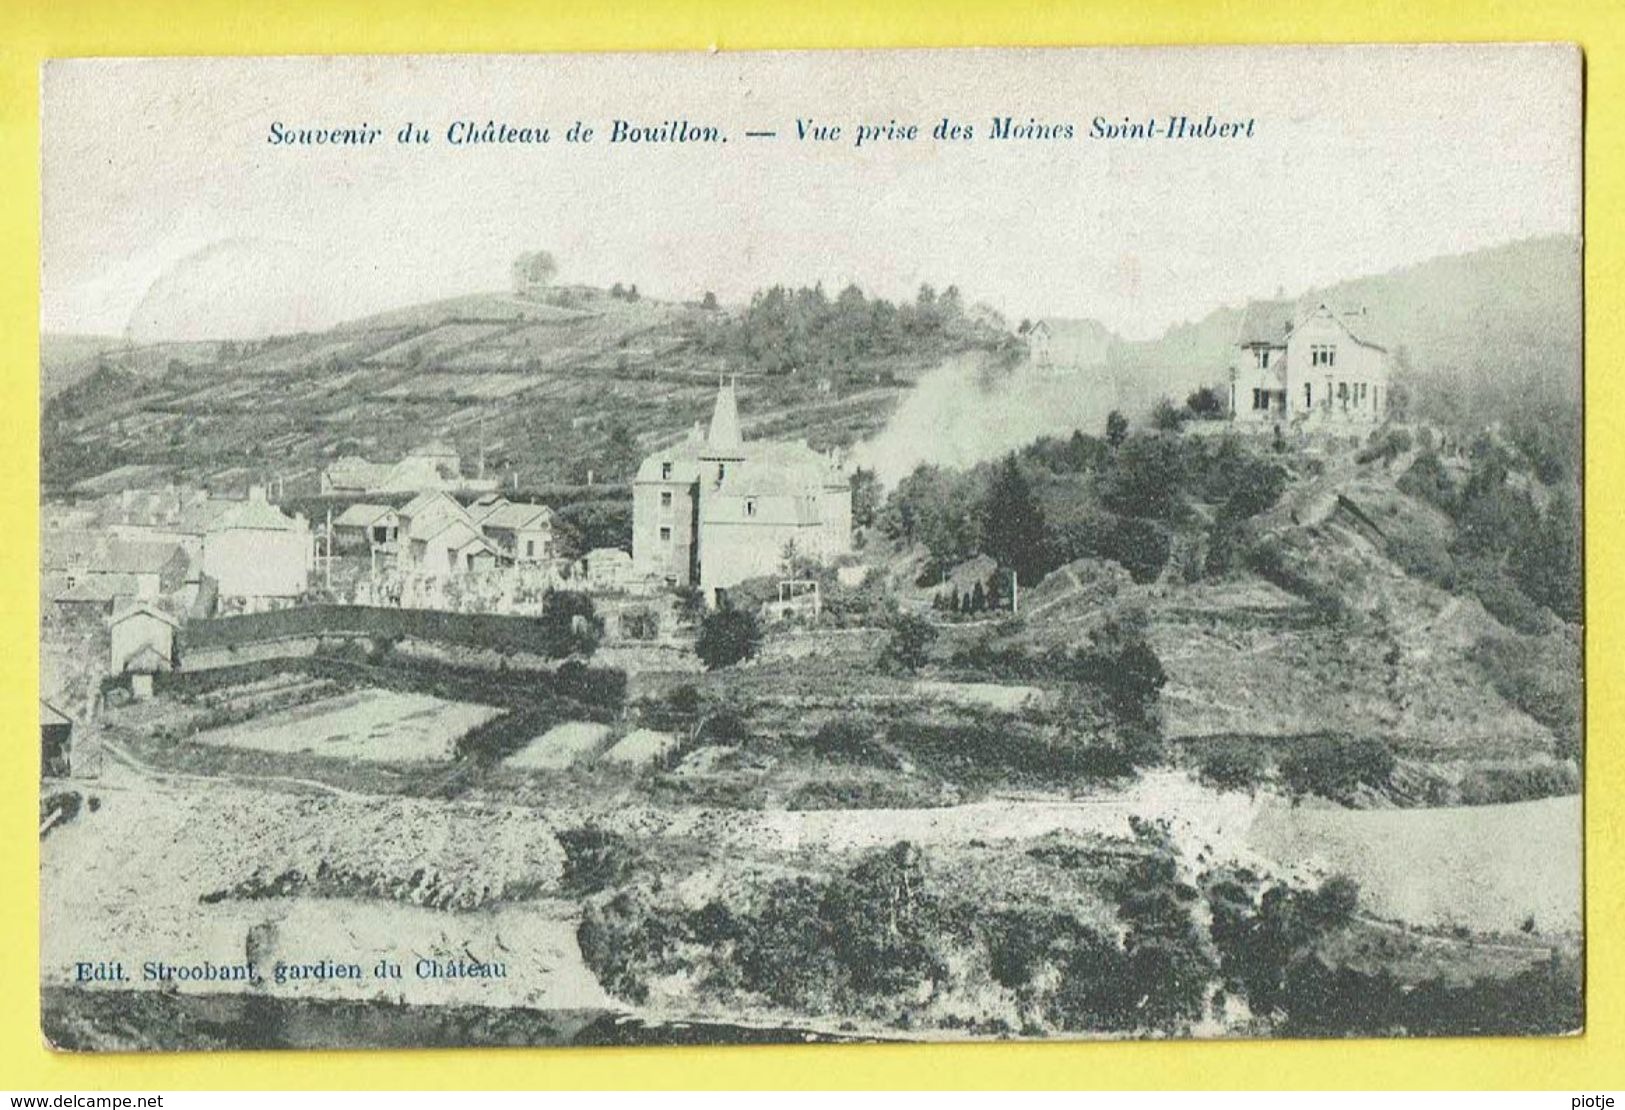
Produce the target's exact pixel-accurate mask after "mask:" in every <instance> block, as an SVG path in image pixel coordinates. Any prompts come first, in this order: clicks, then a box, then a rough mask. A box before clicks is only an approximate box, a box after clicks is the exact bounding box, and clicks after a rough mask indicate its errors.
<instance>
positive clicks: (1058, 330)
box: [1025, 319, 1113, 370]
mask: <svg viewBox="0 0 1625 1110" xmlns="http://www.w3.org/2000/svg"><path fill="white" fill-rule="evenodd" d="M1025 337H1026V340H1027V356H1028V358H1029V359H1030V360H1031V361H1032V362H1033V363H1034V364H1035V365H1037V366H1040V367H1043V368H1045V369H1053V370H1085V369H1089V368H1091V367H1096V366H1100V365H1102V364H1104V363H1105V361H1106V357H1107V355H1108V354H1109V353H1110V349H1111V344H1112V340H1113V336H1112V333H1111V332H1109V331H1107V330H1106V329H1105V327H1103V326H1102V325H1100V324H1098V323H1096V322H1095V321H1093V320H1060V319H1053V320H1039V321H1038V322H1037V323H1035V324H1033V325H1032V327H1030V328H1028V329H1027V331H1026V332H1025Z"/></svg>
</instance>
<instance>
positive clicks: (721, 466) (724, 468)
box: [717, 463, 728, 484]
mask: <svg viewBox="0 0 1625 1110" xmlns="http://www.w3.org/2000/svg"><path fill="white" fill-rule="evenodd" d="M727 476H728V464H727V463H717V482H718V484H720V483H721V482H722V479H724V478H726V477H727Z"/></svg>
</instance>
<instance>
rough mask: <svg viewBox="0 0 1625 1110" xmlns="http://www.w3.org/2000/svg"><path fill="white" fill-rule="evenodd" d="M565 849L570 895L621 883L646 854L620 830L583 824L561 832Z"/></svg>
mask: <svg viewBox="0 0 1625 1110" xmlns="http://www.w3.org/2000/svg"><path fill="white" fill-rule="evenodd" d="M559 846H560V847H562V848H563V849H564V877H563V882H564V888H565V890H566V891H568V892H569V893H571V894H577V895H585V894H597V893H598V892H599V891H601V890H607V889H609V888H610V887H612V886H620V885H621V884H623V883H625V882H626V881H627V880H628V879H630V878H631V877H632V875H633V874H635V873H636V872H637V870H638V868H639V866H640V865H641V864H642V863H643V856H642V854H641V853H640V852H638V851H637V849H635V848H633V847H632V845H631V844H630V843H629V842H628V841H627V839H626V838H625V837H624V836H622V835H621V834H619V833H617V832H612V831H610V830H608V829H601V828H599V827H598V826H596V825H582V826H580V827H578V828H574V829H565V830H564V831H563V832H561V833H559Z"/></svg>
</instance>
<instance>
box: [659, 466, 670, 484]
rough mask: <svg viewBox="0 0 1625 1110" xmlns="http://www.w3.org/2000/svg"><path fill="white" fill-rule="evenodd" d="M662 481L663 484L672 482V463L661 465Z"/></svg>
mask: <svg viewBox="0 0 1625 1110" xmlns="http://www.w3.org/2000/svg"><path fill="white" fill-rule="evenodd" d="M660 480H661V481H662V482H669V481H671V463H669V462H663V463H661V464H660Z"/></svg>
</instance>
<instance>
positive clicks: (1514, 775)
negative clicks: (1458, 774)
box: [1461, 763, 1580, 806]
mask: <svg viewBox="0 0 1625 1110" xmlns="http://www.w3.org/2000/svg"><path fill="white" fill-rule="evenodd" d="M1579 792H1580V775H1579V773H1578V772H1577V771H1575V769H1574V767H1573V765H1571V764H1568V763H1537V764H1533V765H1530V766H1526V767H1478V768H1474V769H1473V770H1471V771H1469V772H1468V773H1467V774H1466V775H1465V776H1463V778H1462V780H1461V802H1462V804H1463V805H1469V806H1490V805H1500V804H1501V803H1503V802H1527V801H1533V800H1535V799H1537V798H1559V797H1563V796H1565V795H1568V794H1578V793H1579Z"/></svg>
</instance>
